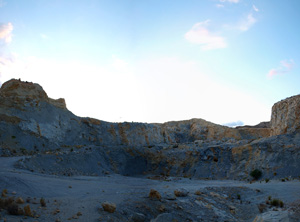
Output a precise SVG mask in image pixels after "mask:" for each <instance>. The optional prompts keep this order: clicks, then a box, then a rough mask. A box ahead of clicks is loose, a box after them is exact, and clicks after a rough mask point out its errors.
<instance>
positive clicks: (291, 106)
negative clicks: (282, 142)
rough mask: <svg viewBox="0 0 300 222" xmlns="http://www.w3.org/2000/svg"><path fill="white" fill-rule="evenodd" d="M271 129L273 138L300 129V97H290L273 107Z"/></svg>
mask: <svg viewBox="0 0 300 222" xmlns="http://www.w3.org/2000/svg"><path fill="white" fill-rule="evenodd" d="M271 128H272V132H271V135H273V136H274V135H280V134H285V133H292V132H294V131H297V130H299V129H300V95H297V96H292V97H289V98H287V99H284V100H281V101H279V102H277V103H275V104H274V105H273V107H272V117H271Z"/></svg>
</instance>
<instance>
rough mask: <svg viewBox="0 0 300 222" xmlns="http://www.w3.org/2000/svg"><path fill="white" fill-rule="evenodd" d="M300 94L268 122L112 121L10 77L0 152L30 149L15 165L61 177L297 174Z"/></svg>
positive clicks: (0, 121)
mask: <svg viewBox="0 0 300 222" xmlns="http://www.w3.org/2000/svg"><path fill="white" fill-rule="evenodd" d="M299 98H300V97H299V96H296V97H291V98H288V99H287V100H284V101H281V102H279V103H276V104H275V105H274V106H273V109H272V118H271V124H270V127H271V128H268V127H269V124H268V123H264V124H260V125H258V126H256V127H241V128H229V127H226V126H221V125H217V124H214V123H211V122H208V121H205V120H202V119H191V120H186V121H178V122H167V123H163V124H145V123H127V122H125V123H110V122H105V121H101V120H96V119H93V118H80V117H77V116H75V115H74V114H73V113H71V112H70V111H69V110H68V109H67V108H66V104H65V101H64V100H63V99H58V100H53V99H51V98H49V97H48V96H47V94H46V93H45V91H44V90H43V89H42V87H41V86H39V85H38V84H33V83H28V82H22V81H19V80H15V79H13V80H10V81H8V82H6V83H4V84H3V85H2V87H1V89H0V148H1V151H0V152H1V153H0V154H2V156H10V155H23V154H26V155H31V158H28V159H26V160H24V161H21V162H20V163H19V167H21V168H25V169H30V170H36V171H39V172H43V173H49V174H61V175H75V174H76V175H101V174H106V173H120V174H122V175H141V174H156V175H166V176H185V177H195V178H212V179H217V178H232V179H249V178H250V177H249V172H250V171H252V170H253V169H255V168H258V169H261V170H262V171H263V177H265V178H273V177H282V176H284V177H286V176H293V177H298V176H299V175H300V174H299V169H300V156H299V155H300V152H299V150H300V136H299V133H300V132H299V124H300V121H299V119H300V113H299V110H300V99H299ZM282 134H284V135H282ZM37 154H38V155H37ZM79 154H80V155H79ZM52 166H55V167H52Z"/></svg>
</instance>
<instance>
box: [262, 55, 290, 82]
mask: <svg viewBox="0 0 300 222" xmlns="http://www.w3.org/2000/svg"><path fill="white" fill-rule="evenodd" d="M294 66H295V62H294V60H292V59H290V60H282V61H280V65H279V67H278V68H273V69H271V70H270V71H269V72H268V75H267V76H268V77H269V78H271V77H273V76H276V75H279V74H284V73H288V72H290V71H291V70H292V69H293V67H294Z"/></svg>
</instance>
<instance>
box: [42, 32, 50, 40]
mask: <svg viewBox="0 0 300 222" xmlns="http://www.w3.org/2000/svg"><path fill="white" fill-rule="evenodd" d="M40 36H41V38H42V39H45V40H46V39H49V36H48V35H46V34H44V33H41V34H40Z"/></svg>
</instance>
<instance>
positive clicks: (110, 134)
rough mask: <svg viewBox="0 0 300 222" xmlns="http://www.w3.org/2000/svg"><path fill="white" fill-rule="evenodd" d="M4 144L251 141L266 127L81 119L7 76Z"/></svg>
mask: <svg viewBox="0 0 300 222" xmlns="http://www.w3.org/2000/svg"><path fill="white" fill-rule="evenodd" d="M0 104H1V106H0V117H1V124H0V132H1V141H2V147H4V148H17V149H26V150H27V151H29V152H30V151H34V150H37V149H38V150H39V151H41V150H46V149H49V147H52V149H57V148H60V147H61V146H75V145H77V146H83V145H130V146H153V145H157V144H174V143H187V142H194V141H196V140H199V141H207V140H218V141H228V140H234V141H236V140H253V139H258V138H263V137H266V136H269V134H270V129H266V128H265V129H264V128H256V129H250V128H243V129H233V128H229V127H225V126H220V125H217V124H213V123H210V122H208V121H205V120H202V119H192V120H187V121H178V122H167V123H164V124H144V123H126V122H125V123H109V122H105V121H100V120H96V119H92V118H79V117H77V116H75V115H74V114H72V113H71V112H70V111H68V110H67V109H66V104H65V101H64V99H58V100H53V99H51V98H48V96H47V94H46V93H45V91H44V90H43V88H42V87H41V86H39V85H38V84H34V83H28V82H22V81H19V80H14V79H13V80H10V81H8V82H6V83H4V84H3V85H2V87H1V89H0Z"/></svg>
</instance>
